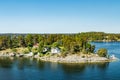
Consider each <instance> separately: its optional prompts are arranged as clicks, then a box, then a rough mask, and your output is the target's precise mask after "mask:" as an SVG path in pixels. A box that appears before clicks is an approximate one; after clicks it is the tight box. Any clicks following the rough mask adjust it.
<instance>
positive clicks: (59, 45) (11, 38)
mask: <svg viewBox="0 0 120 80" xmlns="http://www.w3.org/2000/svg"><path fill="white" fill-rule="evenodd" d="M100 34H101V33H98V32H97V33H96V34H93V33H89V35H88V33H76V34H1V35H0V57H29V58H37V59H39V60H43V61H49V62H59V63H88V62H89V63H91V62H111V61H114V60H117V58H116V57H115V56H114V55H112V56H110V55H109V54H108V51H107V49H105V48H100V49H99V50H98V51H96V52H95V45H92V44H91V41H93V39H94V41H95V39H96V41H97V40H98V41H99V40H100V41H102V40H101V35H100ZM96 35H98V36H97V38H95V37H96ZM109 35H111V34H109ZM116 35H117V34H116ZM105 36H107V35H105ZM117 36H118V35H117ZM99 37H100V38H99ZM104 38H106V37H104ZM104 38H103V40H104ZM111 39H113V38H111ZM111 41H112V40H111Z"/></svg>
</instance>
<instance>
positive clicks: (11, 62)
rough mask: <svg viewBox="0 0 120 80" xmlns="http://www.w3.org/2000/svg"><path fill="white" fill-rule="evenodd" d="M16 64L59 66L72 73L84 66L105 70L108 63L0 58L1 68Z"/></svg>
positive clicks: (26, 66) (23, 67)
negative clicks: (50, 61) (69, 62)
mask: <svg viewBox="0 0 120 80" xmlns="http://www.w3.org/2000/svg"><path fill="white" fill-rule="evenodd" d="M14 66H16V67H17V68H18V69H25V68H38V69H40V70H43V69H45V68H46V67H49V68H50V69H52V70H55V69H58V68H61V69H62V70H63V71H64V72H65V73H66V74H74V73H82V72H84V71H85V70H86V68H88V67H89V68H91V69H94V68H98V69H101V70H105V69H106V68H107V67H108V66H109V63H91V64H89V63H84V64H83V63H82V64H73V63H72V64H67V63H63V64H60V63H49V62H43V61H40V60H37V59H34V58H7V57H3V58H0V67H1V68H12V67H14Z"/></svg>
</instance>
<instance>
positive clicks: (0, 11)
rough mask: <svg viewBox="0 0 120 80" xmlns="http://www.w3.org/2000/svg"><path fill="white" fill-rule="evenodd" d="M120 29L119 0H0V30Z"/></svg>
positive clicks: (66, 30) (45, 31)
mask: <svg viewBox="0 0 120 80" xmlns="http://www.w3.org/2000/svg"><path fill="white" fill-rule="evenodd" d="M86 31H103V32H112V33H119V32H120V0H0V33H16V32H17V33H30V32H31V33H69V32H70V33H75V32H86Z"/></svg>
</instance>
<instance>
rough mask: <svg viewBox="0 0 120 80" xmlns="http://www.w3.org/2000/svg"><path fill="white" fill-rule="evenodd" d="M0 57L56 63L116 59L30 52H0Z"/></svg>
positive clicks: (109, 60)
mask: <svg viewBox="0 0 120 80" xmlns="http://www.w3.org/2000/svg"><path fill="white" fill-rule="evenodd" d="M0 57H30V58H31V57H33V58H37V59H39V60H42V61H48V62H58V63H94V62H111V61H115V60H118V58H114V59H112V58H110V59H108V58H106V57H99V56H98V55H95V54H92V55H87V56H85V55H84V57H83V55H77V54H74V55H67V56H66V57H60V56H43V57H39V55H38V54H36V55H33V53H32V52H30V53H28V54H23V53H13V52H11V53H0Z"/></svg>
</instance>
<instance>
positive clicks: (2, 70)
mask: <svg viewBox="0 0 120 80" xmlns="http://www.w3.org/2000/svg"><path fill="white" fill-rule="evenodd" d="M92 44H95V45H96V50H98V48H107V49H108V52H109V54H115V55H116V56H117V57H118V58H120V42H109V43H103V42H102V43H92ZM0 80H120V62H119V61H117V62H111V63H92V64H89V63H86V64H60V63H50V62H42V61H39V60H37V59H33V58H30V59H29V58H0Z"/></svg>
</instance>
